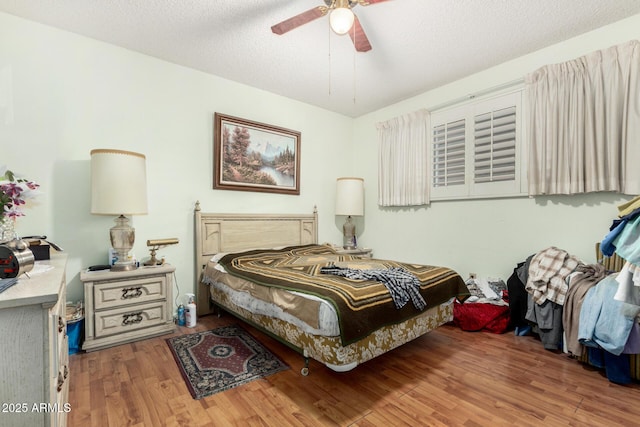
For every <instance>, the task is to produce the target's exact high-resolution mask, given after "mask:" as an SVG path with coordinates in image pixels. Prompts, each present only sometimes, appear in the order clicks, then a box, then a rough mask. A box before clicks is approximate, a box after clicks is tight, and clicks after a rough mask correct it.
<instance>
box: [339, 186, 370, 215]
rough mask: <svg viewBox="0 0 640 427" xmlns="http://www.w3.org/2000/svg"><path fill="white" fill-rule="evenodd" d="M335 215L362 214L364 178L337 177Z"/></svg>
mask: <svg viewBox="0 0 640 427" xmlns="http://www.w3.org/2000/svg"><path fill="white" fill-rule="evenodd" d="M336 215H351V216H362V215H364V179H362V178H338V182H337V185H336Z"/></svg>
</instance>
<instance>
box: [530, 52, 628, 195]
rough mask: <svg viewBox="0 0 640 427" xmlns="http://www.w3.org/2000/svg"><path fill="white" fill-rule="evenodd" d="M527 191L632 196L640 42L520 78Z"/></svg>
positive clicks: (548, 66)
mask: <svg viewBox="0 0 640 427" xmlns="http://www.w3.org/2000/svg"><path fill="white" fill-rule="evenodd" d="M525 88H526V96H527V103H528V108H527V110H528V115H529V120H528V140H529V147H530V151H529V167H528V174H529V194H530V195H539V194H575V193H587V192H592V191H616V192H621V193H625V194H638V193H640V42H638V41H636V40H634V41H630V42H627V43H624V44H621V45H618V46H614V47H611V48H608V49H605V50H600V51H597V52H593V53H590V54H588V55H585V56H583V57H581V58H577V59H575V60H572V61H568V62H564V63H561V64H553V65H547V66H544V67H542V68H540V69H538V70H536V71H534V72H533V73H531V74H529V75H527V76H526V78H525Z"/></svg>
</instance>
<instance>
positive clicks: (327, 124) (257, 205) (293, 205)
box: [0, 13, 640, 300]
mask: <svg viewBox="0 0 640 427" xmlns="http://www.w3.org/2000/svg"><path fill="white" fill-rule="evenodd" d="M639 37H640V15H637V16H635V17H632V18H630V19H627V20H624V21H621V22H619V23H617V24H614V25H611V26H608V27H604V28H602V29H600V30H597V31H594V32H591V33H588V34H585V35H583V36H581V37H578V38H575V39H573V40H569V41H567V42H565V43H561V44H558V45H555V46H553V47H551V48H548V49H544V50H541V51H539V52H535V53H532V54H530V55H527V56H524V57H522V58H518V59H516V60H513V61H510V62H508V63H505V64H502V65H500V66H497V67H494V68H492V69H489V70H486V71H484V72H482V73H478V74H475V75H472V76H470V77H468V78H465V79H463V80H460V81H458V82H456V83H453V84H450V85H447V86H444V87H441V88H438V89H437V90H433V91H430V92H427V93H424V94H422V95H420V96H416V97H415V98H412V99H409V100H406V101H404V102H401V103H398V104H395V105H392V106H389V107H387V108H384V109H381V110H379V111H376V112H374V113H371V114H368V115H366V116H363V117H360V118H358V119H356V120H353V119H351V118H348V117H345V116H341V115H337V114H334V113H330V112H327V111H326V110H322V109H318V108H315V107H311V106H309V105H306V104H302V103H300V102H297V101H293V100H290V99H287V98H283V97H279V96H276V95H273V94H270V93H267V92H263V91H260V90H257V89H254V88H251V87H248V86H245V85H240V84H237V83H234V82H231V81H228V80H224V79H221V78H218V77H215V76H211V75H207V74H204V73H201V72H198V71H194V70H191V69H188V68H184V67H180V66H177V65H174V64H170V63H167V62H164V61H160V60H157V59H154V58H151V57H148V56H144V55H140V54H138V53H134V52H131V51H127V50H125V49H121V48H117V47H114V46H111V45H108V44H105V43H101V42H97V41H95V40H92V39H88V38H85V37H81V36H77V35H74V34H71V33H67V32H63V31H59V30H55V29H52V28H50V27H46V26H43V25H40V24H36V23H33V22H29V21H25V20H22V19H19V18H15V17H13V16H10V15H6V14H2V13H0V79H3V80H1V81H0V88H7V87H8V88H10V91H9V92H10V94H7V91H6V90H4V89H3V90H0V97H4V99H2V98H0V165H1V164H6V165H7V166H8V167H9V168H11V169H13V170H15V171H17V172H21V173H23V174H24V175H26V176H27V177H29V178H31V179H34V180H36V181H38V182H39V183H40V184H41V185H42V195H41V196H40V197H39V198H38V199H37V200H36V203H34V204H31V205H30V206H29V207H28V209H27V210H26V214H27V216H26V217H24V218H21V219H20V221H19V222H18V231H19V232H20V233H21V234H23V235H26V234H36V233H38V234H39V233H43V234H47V235H48V236H49V237H50V239H51V240H53V241H54V242H56V243H58V244H60V245H61V246H62V247H63V248H65V249H66V250H67V252H68V253H69V255H70V262H69V265H68V269H67V281H68V284H69V289H68V292H69V299H73V300H77V299H79V298H81V297H82V295H83V291H82V286H81V283H80V281H79V272H80V271H81V270H82V269H83V268H85V267H87V266H89V265H92V264H97V263H104V262H106V261H107V255H106V254H107V248H108V246H109V240H108V229H109V228H110V227H111V225H112V219H111V218H109V217H101V216H92V215H91V214H89V203H90V194H89V172H90V171H89V160H90V158H89V151H90V150H91V149H92V148H118V149H125V150H132V151H138V152H141V153H144V154H145V155H146V156H147V169H148V170H147V174H148V177H147V178H148V182H149V185H148V187H149V188H148V191H149V214H148V215H146V216H140V217H134V218H133V225H134V226H135V228H136V234H137V243H136V246H135V248H134V251H133V252H134V253H135V254H136V255H137V256H138V257H139V258H142V257H144V256H147V249H146V247H145V246H144V242H145V241H146V239H150V238H164V237H178V238H179V239H180V244H179V245H178V246H172V247H169V248H166V249H164V250H162V251H161V255H165V256H166V258H167V260H168V261H170V262H171V263H173V264H174V265H176V266H177V279H178V284H179V287H180V294H184V293H185V292H192V291H193V282H194V277H193V256H194V255H193V237H192V236H193V215H192V209H193V204H194V202H195V200H200V201H201V202H202V208H203V210H205V211H209V212H296V213H306V212H311V210H312V209H313V206H314V205H317V206H318V209H319V212H320V215H319V218H320V221H319V239H320V241H332V242H336V243H337V242H340V241H341V223H342V218H336V217H335V216H334V215H333V206H334V200H333V197H334V193H333V191H334V190H333V189H334V188H335V179H336V178H337V177H339V176H361V177H363V178H364V179H365V186H366V211H365V217H364V219H358V221H357V224H358V227H359V230H360V231H361V233H360V236H359V243H361V245H363V246H369V247H372V248H373V249H374V250H375V255H376V256H379V257H386V258H393V259H399V260H406V261H413V262H423V263H432V264H440V265H447V266H451V267H453V268H455V269H456V270H457V271H459V272H460V273H461V274H462V275H464V276H466V275H467V274H468V273H469V272H475V273H478V274H480V275H482V276H492V277H503V278H505V279H506V278H507V277H508V275H509V274H510V273H511V271H512V269H513V267H514V266H515V263H516V262H518V261H521V260H523V259H524V258H525V257H526V256H527V255H529V254H531V253H533V252H535V251H537V250H539V249H542V248H544V247H546V246H549V245H556V246H559V247H562V248H564V249H566V250H568V251H570V252H571V253H574V254H576V255H578V256H579V257H581V258H583V259H584V260H585V261H588V262H592V261H593V260H594V254H593V250H592V247H593V243H594V242H596V241H598V240H600V239H601V238H602V236H603V235H604V234H605V232H606V230H607V229H608V226H609V225H610V222H611V219H612V218H613V217H614V216H615V213H616V206H617V205H618V204H619V203H621V202H622V201H623V200H626V199H628V198H624V197H621V196H618V195H612V194H595V195H583V196H573V197H546V198H536V199H528V198H519V199H493V200H478V201H450V202H434V203H432V204H431V206H429V207H423V208H417V209H381V208H379V207H378V206H377V188H376V185H377V184H376V183H377V135H376V131H375V123H376V122H378V121H384V120H387V119H389V118H391V117H395V116H398V115H401V114H405V113H407V112H411V111H414V110H416V109H418V108H425V107H426V108H429V107H432V106H434V105H438V104H440V103H442V102H445V101H448V100H450V99H456V98H459V97H461V96H464V95H467V94H469V93H473V92H476V91H479V90H483V89H486V88H489V87H493V86H497V85H500V84H502V83H504V82H508V81H512V80H514V79H517V78H521V77H522V76H523V75H524V74H526V73H528V72H530V71H532V70H534V69H535V68H537V67H539V66H541V65H544V64H547V63H551V62H559V61H563V60H567V59H571V58H574V57H576V56H580V55H582V54H584V53H587V52H590V51H593V50H596V49H600V48H604V47H608V46H610V45H614V44H617V43H620V42H623V41H626V40H629V39H633V38H639ZM434 66H436V65H434ZM7 76H9V77H7ZM9 111H12V114H10V113H9ZM214 112H221V113H224V114H229V115H233V116H238V117H243V118H246V119H250V120H254V121H259V122H264V123H270V124H273V125H277V126H282V127H285V128H289V129H295V130H298V131H301V132H302V149H301V159H302V165H301V171H302V176H301V194H300V196H287V195H277V194H261V193H246V192H233V191H220V190H217V191H216V190H212V188H211V187H212V185H211V183H212V169H213V153H212V151H213V149H212V148H213V147H212V146H213V114H214ZM351 145H353V154H352V158H349V156H344V157H343V156H335V155H334V153H336V152H340V153H343V152H345V151H347V152H348V151H349V149H350V146H351Z"/></svg>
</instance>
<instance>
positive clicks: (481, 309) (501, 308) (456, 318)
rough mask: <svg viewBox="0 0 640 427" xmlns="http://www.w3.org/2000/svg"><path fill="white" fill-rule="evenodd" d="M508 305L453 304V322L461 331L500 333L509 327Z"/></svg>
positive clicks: (455, 302)
mask: <svg viewBox="0 0 640 427" xmlns="http://www.w3.org/2000/svg"><path fill="white" fill-rule="evenodd" d="M509 320H510V313H509V306H506V305H495V304H487V303H467V304H461V303H459V302H458V301H457V300H455V301H454V304H453V323H454V324H455V325H457V326H458V327H459V328H460V329H462V330H463V331H488V332H493V333H494V334H502V333H504V332H506V331H507V329H508V328H509Z"/></svg>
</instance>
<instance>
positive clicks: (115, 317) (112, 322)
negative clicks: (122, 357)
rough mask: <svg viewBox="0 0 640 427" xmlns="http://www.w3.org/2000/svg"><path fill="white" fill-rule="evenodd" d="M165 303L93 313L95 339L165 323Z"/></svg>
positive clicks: (158, 302) (159, 302)
mask: <svg viewBox="0 0 640 427" xmlns="http://www.w3.org/2000/svg"><path fill="white" fill-rule="evenodd" d="M166 311H167V303H166V301H156V302H152V303H148V304H140V305H135V306H128V307H124V308H117V309H113V310H105V311H96V312H95V314H94V315H95V320H94V322H95V337H96V338H100V337H105V336H108V335H115V334H123V333H126V332H131V331H136V330H139V329H144V328H149V327H152V326H156V325H162V324H164V323H166V322H167V320H166V319H167V317H168V316H167V312H166Z"/></svg>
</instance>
